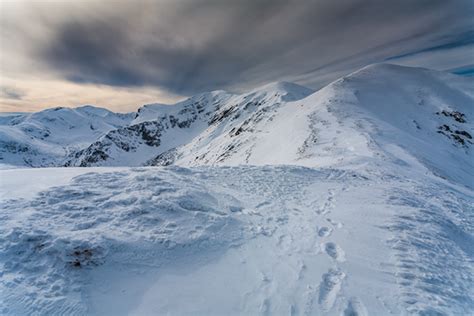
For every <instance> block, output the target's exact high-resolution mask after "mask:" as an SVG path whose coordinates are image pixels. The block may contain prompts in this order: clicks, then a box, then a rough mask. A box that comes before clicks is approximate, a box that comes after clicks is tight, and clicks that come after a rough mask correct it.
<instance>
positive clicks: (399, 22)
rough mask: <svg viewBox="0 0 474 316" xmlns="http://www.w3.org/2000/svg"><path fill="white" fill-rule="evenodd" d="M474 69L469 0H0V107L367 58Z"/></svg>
mask: <svg viewBox="0 0 474 316" xmlns="http://www.w3.org/2000/svg"><path fill="white" fill-rule="evenodd" d="M377 62H390V63H397V64H404V65H409V66H419V67H427V68H432V69H437V70H447V71H451V72H457V73H463V74H473V73H474V1H472V0H449V1H447V0H397V1H383V0H134V1H132V0H130V1H125V0H82V1H69V0H0V111H3V112H12V111H13V112H24V111H38V110H41V109H44V108H48V107H54V106H70V107H75V106H79V105H83V104H94V105H97V106H102V107H106V108H109V109H111V110H114V111H118V112H127V111H134V110H136V109H137V108H138V107H140V106H141V105H143V104H147V103H173V102H176V101H178V100H180V99H183V98H185V97H187V96H190V95H193V94H196V93H200V92H205V91H212V90H228V91H231V92H242V91H246V90H248V89H251V88H254V87H256V86H258V85H263V84H266V83H268V82H272V81H292V82H296V83H299V84H302V85H305V86H308V87H311V88H315V89H318V88H320V87H322V86H324V85H325V84H328V83H329V82H331V81H333V80H335V79H337V78H339V77H341V76H343V75H346V74H348V73H350V72H352V71H354V70H357V69H359V68H361V67H363V66H366V65H368V64H372V63H377Z"/></svg>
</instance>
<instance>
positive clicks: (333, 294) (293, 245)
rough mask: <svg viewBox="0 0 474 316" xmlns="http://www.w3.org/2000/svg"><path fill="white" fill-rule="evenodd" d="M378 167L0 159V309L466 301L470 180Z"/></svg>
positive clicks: (437, 305)
mask: <svg viewBox="0 0 474 316" xmlns="http://www.w3.org/2000/svg"><path fill="white" fill-rule="evenodd" d="M392 167H393V168H389V166H387V168H386V169H385V170H384V171H381V170H380V169H378V170H377V169H373V170H365V171H348V170H340V169H333V168H322V169H310V168H305V167H296V166H295V167H290V166H286V167H285V166H281V167H200V168H192V169H185V168H178V167H165V168H163V167H148V168H82V169H75V168H71V169H62V170H61V169H29V170H28V169H24V170H20V169H16V170H8V171H2V174H1V176H2V178H4V179H5V180H4V181H5V183H4V185H5V186H13V185H16V186H18V187H19V188H21V190H23V191H22V192H18V190H17V194H18V195H20V196H21V197H19V196H15V190H13V191H11V192H5V194H8V195H9V196H10V197H13V199H9V200H8V199H6V198H5V197H3V203H2V207H1V209H0V219H1V222H2V225H1V226H0V264H1V269H0V271H1V273H0V291H1V292H0V295H1V297H2V299H1V300H0V313H1V314H5V315H24V314H40V315H53V314H61V315H64V314H69V315H70V314H96V315H125V314H135V315H151V314H154V315H162V314H172V315H181V314H196V315H237V314H240V315H242V314H243V315H254V314H272V315H320V314H331V315H341V314H343V315H367V314H371V315H388V314H405V313H410V314H411V313H413V314H423V315H439V314H440V315H441V314H446V315H453V314H458V315H466V314H470V313H472V312H473V311H474V301H473V297H474V289H473V286H472V284H473V282H474V280H473V275H474V266H473V258H474V246H473V245H474V238H473V233H474V231H473V228H474V214H473V212H472V202H473V201H474V197H473V195H472V191H471V190H469V189H466V188H463V187H462V186H458V185H454V184H452V183H450V182H447V181H445V180H442V179H440V178H437V177H435V176H430V175H426V174H424V173H417V171H416V170H415V169H410V168H409V167H400V166H397V165H393V166H392ZM47 175H49V177H47ZM73 176H75V177H74V178H73ZM44 178H47V179H48V180H47V181H42V182H41V185H40V186H38V180H40V179H44ZM70 178H72V180H71V179H70ZM55 185H57V186H55Z"/></svg>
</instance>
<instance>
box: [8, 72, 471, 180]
mask: <svg viewBox="0 0 474 316" xmlns="http://www.w3.org/2000/svg"><path fill="white" fill-rule="evenodd" d="M473 86H474V85H473V80H472V78H464V77H459V76H455V75H451V74H447V73H442V72H436V71H431V70H427V69H420V68H409V67H402V66H394V65H387V64H378V65H372V66H368V67H366V68H364V69H361V70H359V71H357V72H354V73H352V74H350V75H348V76H346V77H344V78H341V79H340V80H337V81H335V82H333V83H331V84H329V85H328V86H326V87H324V88H323V89H321V90H319V91H316V92H314V91H311V90H310V89H307V88H305V87H301V86H298V85H296V84H292V83H286V82H279V83H272V84H269V85H266V86H263V87H260V88H258V89H255V90H253V91H251V92H249V93H245V94H242V95H236V94H230V93H227V92H224V91H214V92H209V93H203V94H200V95H196V96H193V97H191V98H189V99H187V100H185V101H182V102H179V103H177V104H175V105H161V104H151V105H146V106H144V107H142V108H140V109H139V110H138V111H137V112H136V113H135V114H130V115H120V114H113V113H111V112H108V111H106V110H103V109H100V110H99V109H96V110H95V112H93V114H90V115H86V114H89V113H91V111H89V112H88V111H87V109H89V110H90V109H92V108H90V107H85V108H78V109H75V110H71V109H61V110H59V111H58V110H55V109H53V110H46V111H42V112H39V113H36V114H31V115H28V116H20V117H16V118H12V119H11V120H6V121H5V122H4V125H3V126H1V128H2V132H3V133H4V135H5V136H3V138H2V141H3V142H4V143H7V144H8V145H7V146H4V151H5V149H6V150H8V153H9V155H7V156H6V157H5V158H4V161H5V162H7V163H12V164H15V159H16V161H17V162H18V163H20V164H22V163H26V164H28V165H33V166H39V165H41V164H43V165H52V164H54V163H55V164H56V165H65V166H81V167H85V166H143V165H154V166H156V165H169V164H176V165H180V166H199V165H241V164H251V165H268V164H293V165H303V166H308V167H322V166H333V167H338V168H342V167H343V166H344V165H348V164H350V165H353V164H367V163H368V162H369V161H370V162H371V163H376V162H377V161H380V160H381V159H382V160H383V159H385V160H387V159H389V160H392V161H399V163H403V161H405V160H406V159H408V158H410V159H412V160H413V161H416V162H417V163H419V164H421V165H423V166H424V168H427V169H428V170H430V172H434V173H435V174H437V175H439V176H442V177H445V178H449V179H452V180H454V181H459V182H461V183H463V184H464V185H471V184H472V181H471V179H472V177H473V176H474V171H473V170H474V167H473V161H474V159H473V157H472V152H473V149H472V145H473V142H474V140H473V139H472V137H473V135H474V132H473V130H474V123H473V119H472V117H473V107H472V104H474V89H473ZM56 113H57V114H56ZM132 115H134V118H133V119H131V116H132ZM32 122H33V123H32ZM37 122H40V124H39V123H37ZM68 122H69V123H68ZM33 126H34V127H35V128H33ZM37 126H40V127H37ZM65 130H67V131H68V133H67V135H65V133H64V131H65ZM6 131H8V133H7V132H6ZM13 137H16V138H15V139H14V141H8V138H13ZM20 137H23V139H21V138H20ZM66 143H67V144H69V146H68V147H66V146H65V144H66ZM11 144H16V145H15V146H13V145H11ZM73 149H75V150H73ZM4 155H5V154H4ZM20 158H21V159H20ZM53 162H54V163H53Z"/></svg>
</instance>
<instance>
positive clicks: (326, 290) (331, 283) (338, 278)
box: [318, 269, 346, 311]
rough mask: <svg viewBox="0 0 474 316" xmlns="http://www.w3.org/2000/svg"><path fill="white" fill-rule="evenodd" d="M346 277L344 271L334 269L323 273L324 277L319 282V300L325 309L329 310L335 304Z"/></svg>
mask: <svg viewBox="0 0 474 316" xmlns="http://www.w3.org/2000/svg"><path fill="white" fill-rule="evenodd" d="M345 277H346V274H345V273H344V272H342V271H340V270H333V269H331V270H329V271H328V272H327V273H325V274H324V275H323V279H322V281H321V283H320V284H319V299H318V302H319V304H320V305H321V307H322V309H323V310H324V311H329V310H330V309H331V308H332V307H333V306H334V302H335V301H336V299H337V296H338V294H339V291H340V290H341V287H342V281H343V280H344V278H345Z"/></svg>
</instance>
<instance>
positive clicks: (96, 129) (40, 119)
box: [0, 106, 132, 167]
mask: <svg viewBox="0 0 474 316" xmlns="http://www.w3.org/2000/svg"><path fill="white" fill-rule="evenodd" d="M131 120H132V115H131V114H120V113H113V112H111V111H109V110H106V109H102V108H97V107H93V106H82V107H78V108H75V109H70V108H62V107H57V108H52V109H47V110H44V111H41V112H37V113H32V114H14V115H10V116H3V117H1V119H0V143H1V147H0V161H1V162H2V163H3V164H10V165H17V166H32V167H41V166H50V165H61V164H62V159H64V157H65V156H66V155H67V154H68V153H69V152H71V151H75V150H77V149H78V148H82V147H85V146H88V145H90V143H91V142H93V141H95V140H96V139H97V138H98V137H100V136H102V135H103V134H105V133H106V132H108V131H110V130H114V129H117V128H118V127H121V126H125V125H127V124H128V123H129V122H130V121H131Z"/></svg>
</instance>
